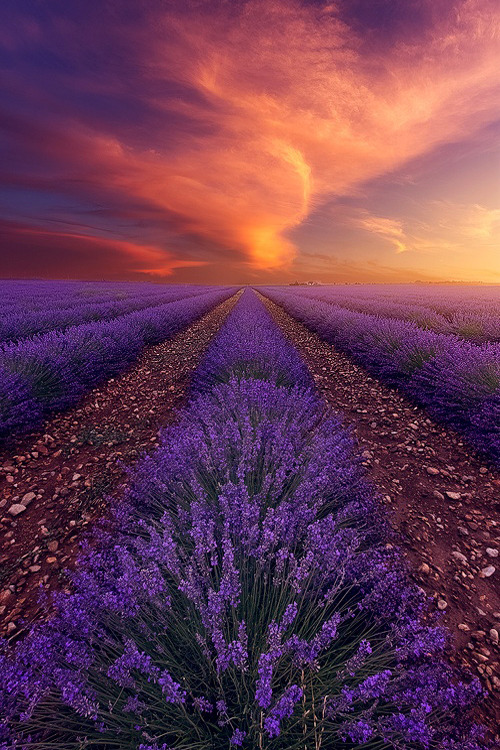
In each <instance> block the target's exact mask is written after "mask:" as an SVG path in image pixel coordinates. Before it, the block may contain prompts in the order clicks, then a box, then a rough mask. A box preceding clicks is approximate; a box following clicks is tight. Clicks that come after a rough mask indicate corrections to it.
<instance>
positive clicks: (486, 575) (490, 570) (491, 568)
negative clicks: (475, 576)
mask: <svg viewBox="0 0 500 750" xmlns="http://www.w3.org/2000/svg"><path fill="white" fill-rule="evenodd" d="M495 570H496V568H495V566H494V565H488V566H487V567H486V568H483V569H482V571H481V578H489V577H490V576H492V575H493V573H494V572H495Z"/></svg>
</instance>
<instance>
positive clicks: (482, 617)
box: [265, 300, 500, 732]
mask: <svg viewBox="0 0 500 750" xmlns="http://www.w3.org/2000/svg"><path fill="white" fill-rule="evenodd" d="M265 304H266V306H267V307H268V309H269V311H270V312H271V313H272V315H273V317H274V319H275V321H276V322H277V323H278V325H279V326H280V327H281V329H282V330H283V332H284V333H285V335H286V336H287V338H288V339H289V340H290V341H291V342H292V343H293V344H294V345H295V346H296V347H297V348H298V350H299V351H300V353H301V354H302V356H303V357H304V359H305V361H306V362H307V365H308V366H309V368H310V370H311V372H312V375H313V377H314V380H315V382H316V385H317V387H318V388H319V390H320V392H321V393H322V394H323V396H324V397H325V399H326V401H327V402H328V403H329V404H330V405H331V406H332V408H333V409H335V410H338V411H341V412H342V413H343V415H344V418H345V422H346V423H347V424H348V425H351V426H352V429H353V431H354V434H355V436H356V439H357V441H358V443H359V446H360V449H361V452H362V458H363V463H364V465H365V467H366V469H367V471H368V474H369V476H370V478H371V480H372V481H373V483H374V484H375V486H376V488H378V490H379V492H380V494H381V496H382V498H383V500H384V501H385V503H386V505H387V507H388V509H389V513H390V518H391V522H392V524H393V526H394V528H395V530H396V531H397V532H398V534H399V536H400V540H401V542H400V543H401V547H402V549H403V552H404V554H405V556H406V558H407V560H408V563H409V567H410V570H411V571H412V575H413V577H414V578H415V580H416V581H417V582H418V584H419V585H420V586H421V587H422V588H423V589H424V591H425V592H426V593H427V594H428V595H429V596H430V597H431V598H432V600H433V603H434V605H433V606H435V607H436V610H437V611H438V612H440V613H441V616H442V621H443V623H444V624H445V625H446V626H447V627H448V628H449V630H450V631H451V634H452V643H453V648H452V647H450V650H449V656H450V659H451V660H453V661H455V662H458V663H460V664H461V665H462V666H464V667H466V668H467V669H468V670H470V671H472V672H473V673H475V674H476V675H477V676H478V677H479V678H480V680H481V682H482V684H483V686H484V688H485V689H486V691H487V694H488V695H487V698H486V701H485V703H484V704H483V706H482V708H481V709H480V711H481V716H480V718H481V720H482V721H483V722H485V723H487V724H488V725H489V726H490V727H491V728H492V729H493V730H494V731H496V732H498V728H499V727H500V647H499V635H500V472H498V470H495V469H494V468H493V467H492V466H490V465H488V463H487V461H486V459H484V458H481V456H479V455H478V454H477V453H476V452H475V451H474V450H473V449H472V448H471V447H470V446H468V445H467V444H466V443H465V441H464V440H463V439H462V438H461V437H460V436H459V435H457V434H456V433H454V432H453V431H452V430H450V429H449V428H447V427H443V426H442V425H440V424H438V423H436V422H435V421H433V420H432V419H431V418H429V416H428V415H427V414H426V412H425V411H423V410H422V409H420V408H419V407H416V406H415V405H414V404H412V403H411V402H410V401H408V400H407V399H406V398H405V397H404V396H402V395H401V394H400V393H399V392H398V391H397V390H395V389H391V388H389V387H386V386H384V385H383V384H381V383H380V382H379V381H378V380H376V379H375V378H373V377H371V376H370V375H369V374H367V372H366V371H365V370H363V369H362V368H361V367H359V366H358V365H356V364H355V363H354V362H352V361H351V360H350V359H349V358H348V357H346V356H344V355H343V354H341V353H340V352H338V351H336V350H335V349H334V348H333V347H332V346H331V345H330V344H328V343H326V342H324V341H322V340H321V339H320V338H319V337H318V336H317V335H316V334H314V333H311V332H310V331H308V330H307V329H306V328H305V327H304V326H303V325H302V324H301V323H299V322H298V321H296V320H294V319H293V318H291V317H290V316H289V315H288V314H287V313H285V312H284V311H283V310H282V308H280V307H278V306H277V305H275V304H274V303H272V302H270V301H269V300H265Z"/></svg>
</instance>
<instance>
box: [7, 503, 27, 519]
mask: <svg viewBox="0 0 500 750" xmlns="http://www.w3.org/2000/svg"><path fill="white" fill-rule="evenodd" d="M25 510H26V506H25V505H21V503H14V505H11V506H10V508H9V513H10V515H11V516H18V515H19V514H20V513H24V511H25Z"/></svg>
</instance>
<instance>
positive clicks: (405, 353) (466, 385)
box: [261, 288, 500, 463]
mask: <svg viewBox="0 0 500 750" xmlns="http://www.w3.org/2000/svg"><path fill="white" fill-rule="evenodd" d="M261 291H262V293H264V294H266V295H267V296H268V297H269V298H270V299H271V300H273V301H274V302H277V303H278V304H280V305H282V306H283V308H284V309H285V310H286V311H287V312H288V313H290V314H291V315H292V316H295V317H296V318H298V319H299V320H301V321H302V322H303V323H304V324H305V325H306V326H308V327H309V328H310V329H311V330H313V331H315V332H316V333H318V334H319V335H320V336H321V337H322V338H324V339H325V340H326V341H328V342H330V343H332V344H333V345H334V346H336V347H338V348H339V349H340V350H341V351H343V352H345V353H346V354H348V355H349V356H352V357H353V359H355V360H356V361H358V362H359V363H360V364H362V365H363V366H364V367H366V368H367V369H368V370H369V371H370V372H371V373H373V374H374V375H375V376H376V377H380V378H381V379H382V380H384V381H386V382H388V383H389V384H390V385H392V386H397V387H398V388H401V390H402V391H404V392H405V393H406V394H407V395H409V396H410V397H411V398H413V399H414V400H415V401H416V402H417V403H418V404H420V405H422V406H424V407H425V408H426V409H427V410H428V411H429V413H430V414H432V415H434V416H435V417H437V418H438V419H440V420H442V421H443V422H445V423H448V424H449V425H451V426H452V427H453V428H455V429H457V430H459V431H460V432H461V433H462V434H463V435H465V437H466V438H467V439H469V440H470V442H471V443H472V444H473V445H474V446H475V447H476V448H478V449H479V450H481V451H483V452H484V453H485V454H487V455H488V456H490V457H491V458H492V459H493V460H494V461H495V462H497V463H498V462H500V422H499V421H498V412H499V410H500V344H498V343H485V344H482V345H481V346H478V345H477V344H473V343H471V342H470V341H462V340H460V339H459V338H457V337H456V336H452V335H445V334H441V333H435V332H434V331H428V330H424V329H422V328H419V327H418V326H416V325H414V324H412V323H409V322H407V321H403V320H395V319H392V318H384V317H378V316H374V315H368V314H365V313H358V312H352V311H351V310H348V309H346V308H343V307H338V306H336V305H333V304H328V303H326V302H321V301H318V300H316V299H314V298H313V297H312V296H310V298H306V297H305V296H304V295H303V294H302V293H297V292H295V290H293V291H291V290H284V289H279V288H263V289H262V290H261Z"/></svg>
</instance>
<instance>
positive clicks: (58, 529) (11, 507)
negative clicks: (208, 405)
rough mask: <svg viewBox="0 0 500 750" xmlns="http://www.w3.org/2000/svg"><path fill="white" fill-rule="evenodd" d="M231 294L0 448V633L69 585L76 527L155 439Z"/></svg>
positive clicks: (9, 631) (12, 630)
mask: <svg viewBox="0 0 500 750" xmlns="http://www.w3.org/2000/svg"><path fill="white" fill-rule="evenodd" d="M235 300H236V297H233V298H231V299H230V300H227V301H226V302H223V303H222V304H221V305H219V306H218V307H216V308H215V309H214V310H212V311H211V312H209V313H207V314H206V315H205V316H203V317H202V318H201V319H200V320H199V321H197V322H196V323H194V324H193V325H191V326H190V327H189V328H187V329H186V330H184V331H182V332H180V333H178V334H177V335H176V336H175V337H174V338H172V339H170V340H169V341H165V342H163V343H162V344H158V345H157V346H152V347H149V348H148V349H147V350H145V351H144V353H143V354H142V355H141V357H140V359H139V360H137V362H136V363H135V364H134V365H133V366H132V367H131V368H130V369H129V370H128V371H127V372H126V373H124V374H123V375H121V376H119V377H116V378H113V379H111V380H109V381H108V382H107V383H105V384H104V385H102V386H101V387H99V388H96V389H95V390H93V391H92V392H90V393H89V394H87V395H86V396H85V397H84V398H83V400H82V401H81V402H80V403H79V404H78V405H77V406H75V407H74V408H72V409H70V410H68V411H65V412H64V413H61V414H58V415H57V416H55V417H53V418H52V419H51V420H49V421H47V422H45V424H44V425H43V427H42V429H41V430H39V431H37V432H32V433H30V434H27V435H23V436H21V437H19V438H17V439H15V440H13V441H12V442H11V444H10V445H9V446H4V447H3V448H2V449H0V498H1V499H0V540H1V551H0V636H8V637H9V638H15V637H17V636H18V635H19V634H20V633H21V632H22V631H23V629H24V625H23V620H24V619H26V620H27V621H31V620H32V619H34V618H35V617H36V616H37V613H38V612H39V611H40V608H39V605H38V592H39V588H40V585H42V586H43V588H44V589H45V590H46V591H50V590H53V589H57V588H64V587H65V586H67V577H66V575H65V573H64V570H65V569H67V568H71V567H72V566H73V565H74V561H75V558H76V556H77V554H78V549H79V542H80V540H81V538H82V533H83V532H84V530H85V529H86V527H87V526H88V525H89V524H91V523H92V522H93V521H94V520H96V519H97V518H98V517H99V516H101V515H102V514H103V513H104V512H105V510H106V507H107V502H106V495H107V494H110V493H113V494H114V495H116V493H117V492H120V491H123V488H124V483H125V481H126V472H125V466H129V465H131V464H133V463H134V462H135V461H136V460H137V459H138V458H139V457H140V456H141V455H142V454H144V453H145V452H147V451H148V450H151V449H152V448H153V447H154V446H155V444H156V441H157V435H158V430H159V428H160V427H162V426H164V425H165V424H166V423H168V422H169V421H171V420H172V418H173V416H174V415H175V412H176V409H177V408H178V407H179V406H180V405H181V404H182V401H183V398H184V395H185V392H186V387H187V385H188V382H189V377H190V375H191V372H192V371H193V369H194V368H195V367H196V366H197V364H198V362H199V360H200V357H201V355H202V354H203V352H204V351H205V349H206V347H207V346H208V344H209V342H210V340H211V339H212V337H213V335H214V334H215V333H216V332H217V330H218V329H219V327H220V325H221V323H222V322H223V320H224V318H225V317H226V315H227V313H228V312H229V310H230V309H231V307H232V306H233V304H234V302H235ZM16 513H18V514H16Z"/></svg>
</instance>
